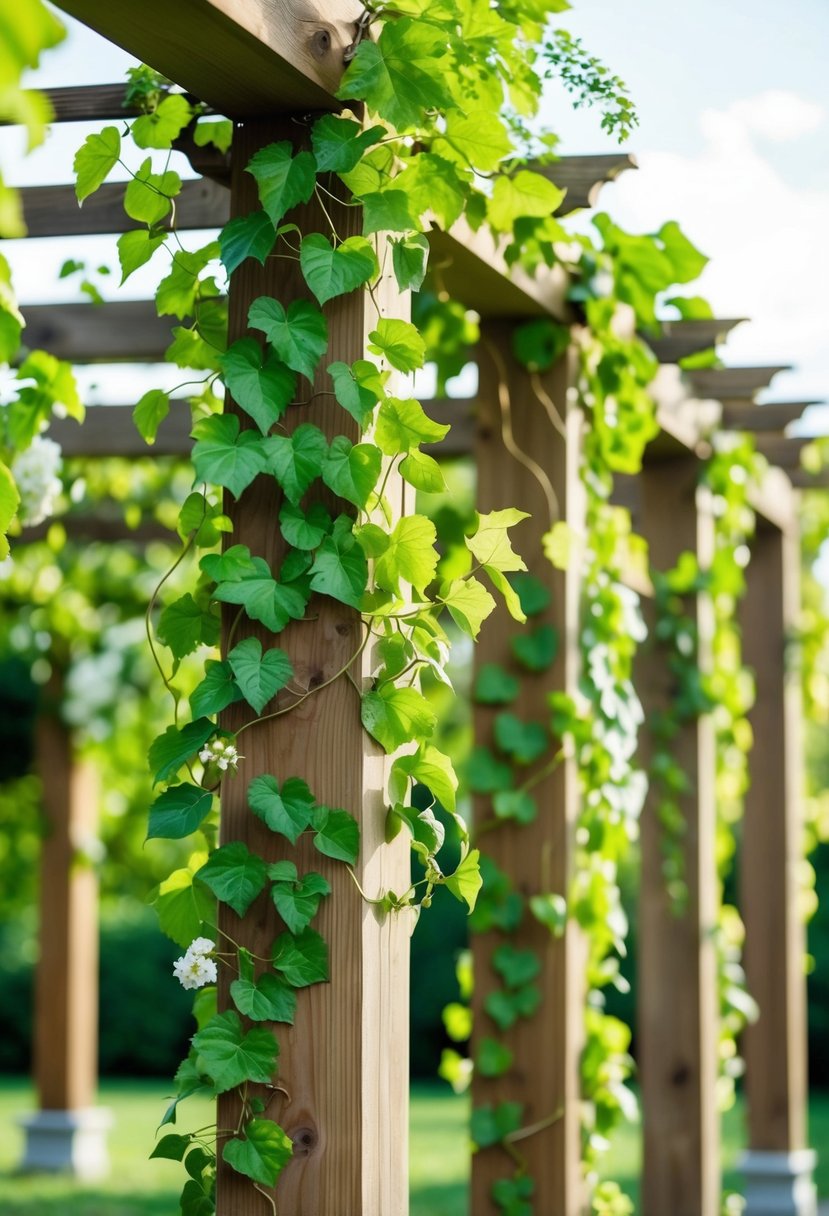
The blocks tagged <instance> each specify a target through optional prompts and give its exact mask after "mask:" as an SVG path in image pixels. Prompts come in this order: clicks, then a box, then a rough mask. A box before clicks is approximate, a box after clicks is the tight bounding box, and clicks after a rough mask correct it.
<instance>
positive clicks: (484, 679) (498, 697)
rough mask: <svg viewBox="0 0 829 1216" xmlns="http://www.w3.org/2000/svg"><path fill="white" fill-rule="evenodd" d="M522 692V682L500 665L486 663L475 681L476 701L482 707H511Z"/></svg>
mask: <svg viewBox="0 0 829 1216" xmlns="http://www.w3.org/2000/svg"><path fill="white" fill-rule="evenodd" d="M520 690H521V685H520V682H519V681H518V680H517V679H516V678H515V676H512V675H510V674H509V672H508V671H504V669H503V667H501V666H499V664H498V663H484V664H483V666H481V667H480V668H479V670H478V675H477V678H476V680H475V700H476V701H479V702H480V704H481V705H509V703H510V702H511V701H514V700H515V698H516V697H517V696H518V693H519V692H520Z"/></svg>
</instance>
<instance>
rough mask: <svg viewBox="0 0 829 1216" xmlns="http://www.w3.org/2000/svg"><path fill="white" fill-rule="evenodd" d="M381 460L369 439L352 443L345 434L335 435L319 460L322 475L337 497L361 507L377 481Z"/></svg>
mask: <svg viewBox="0 0 829 1216" xmlns="http://www.w3.org/2000/svg"><path fill="white" fill-rule="evenodd" d="M381 464H382V457H381V454H380V450H379V449H378V448H376V447H375V446H374V444H373V443H357V444H352V443H351V441H350V440H349V439H346V437H345V435H337V436H335V438H334V439H332V440H331V444H330V447H329V449H328V452H327V453H326V455H325V458H324V460H323V462H322V479H323V481H324V482H325V484H326V485H327V486H328V487H329V489H331V490H333V491H334V493H335V494H338V495H339V496H340V498H344V499H346V501H347V502H351V503H354V505H355V506H356V507H364V506H365V505H366V503H367V502H368V500H369V497H370V495H371V493H372V491H373V490H374V487H375V486H376V485H377V480H378V478H379V476H380V467H381Z"/></svg>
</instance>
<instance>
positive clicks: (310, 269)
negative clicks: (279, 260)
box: [299, 232, 379, 304]
mask: <svg viewBox="0 0 829 1216" xmlns="http://www.w3.org/2000/svg"><path fill="white" fill-rule="evenodd" d="M299 264H300V267H301V268H302V273H303V275H304V277H305V282H306V283H307V284H308V286H309V287H310V288H311V291H312V292H313V293H314V295H315V296H316V297H317V299H318V300H319V302H320V304H326V303H327V302H328V301H329V300H333V299H334V298H335V297H336V296H342V295H346V294H347V293H348V292H349V291H354V289H355V288H357V287H360V286H362V284H363V283H367V282H369V280H370V279H373V278H374V277H375V276H376V275H377V274H378V273H379V267H378V265H377V257H376V255H375V252H374V249H373V248H372V246H371V245H370V244H369V242H368V241H367V240H366V239H365V237H362V236H350V237H348V238H347V240H345V241H342V242H341V243H340V244H339V245H336V246H333V245H332V244H331V242H330V241H329V240H328V239H327V237H324V236H323V235H322V234H321V233H319V232H312V233H311V234H310V235H309V236H306V237H304V238H303V241H302V244H301V246H300V250H299Z"/></svg>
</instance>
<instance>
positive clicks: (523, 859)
mask: <svg viewBox="0 0 829 1216" xmlns="http://www.w3.org/2000/svg"><path fill="white" fill-rule="evenodd" d="M483 332H484V342H483V344H482V348H481V351H480V390H479V411H480V412H479V415H478V435H477V443H476V449H475V452H476V464H477V470H478V495H477V506H478V508H479V510H481V511H490V510H495V509H499V508H502V507H505V506H507V505H509V506H516V507H519V508H520V509H522V510H526V511H528V512H530V513H531V518H530V519H529V520H526V521H524V522H523V523H522V524H520V525H519V527H518V528H517V529H516V530H515V544H516V548H517V550H518V551H519V552H521V553H522V554H523V555H524V556H525V558H526V560H527V563H528V566H529V569H530V572H531V573H532V574H534V575H535V576H536V577H537V578H539V579H541V580H542V582H543V583H544V584H545V585H546V586H547V587H549V589H550V591H551V592H552V602H551V606H550V608H549V609H548V610H547V612H546V613H545V615H544V618H543V620H544V621H545V622H547V623H549V624H552V625H554V626H555V627H556V628H557V629H558V632H559V636H560V638H561V646H560V648H559V654H558V656H557V658H556V660H555V663H554V666H553V668H552V669H551V670H549V671H545V672H544V673H543V674H539V675H531V674H529V673H527V672H525V671H523V670H521V669H520V668H517V667H515V661H514V659H513V657H512V655H511V651H510V644H509V639H510V637H511V636H512V635H513V634H514V633H516V632H518V631H519V630H520V626H517V625H516V624H515V623H514V622H513V621H512V620H511V618H510V617H509V615H508V614H507V613H506V611H505V610H504V609H503V608H502V607H500V606H499V608H498V609H497V611H496V612H495V613H494V614H493V616H492V617H491V618H490V619H489V620H488V621H487V622H486V623H485V624H484V627H483V629H482V631H481V636H480V639H479V643H478V645H477V646H476V648H475V663H476V668H477V667H479V666H480V665H481V664H483V663H500V664H502V665H504V666H505V667H507V668H512V670H513V671H514V672H516V673H517V674H519V673H520V676H521V692H520V694H519V698H518V700H517V701H516V702H515V704H514V705H513V706H511V709H512V710H513V711H514V712H515V713H516V714H517V715H518V716H519V717H520V718H522V719H524V720H528V719H529V720H534V721H540V722H546V721H547V720H548V718H549V707H548V703H547V697H548V694H549V691H550V689H551V688H556V689H562V690H568V691H570V692H571V693H572V692H573V691H574V689H575V688H576V684H577V680H578V671H577V666H578V647H577V645H576V643H575V639H576V637H577V634H578V611H579V587H578V579H577V576H576V572H575V571H573V570H571V571H568V572H566V573H565V572H562V571H560V570H555V569H554V568H553V567H552V565H551V564H550V563H549V562H548V561H547V560H546V559H545V558H544V556H543V550H542V545H541V537H542V534H543V533H544V532H545V531H546V530H547V529H548V528H549V526H550V521H551V503H550V501H549V498H548V493H546V492H545V488H544V487H543V486H542V485H541V484H540V483H539V481H538V480H537V479H536V478H535V477H534V476H533V475H532V473H531V472H530V471H529V470H528V468H527V467H526V465H525V464H523V463H521V462H520V461H519V460H517V459H516V458H515V455H514V452H512V451H511V450H510V448H509V447H508V446H507V445H506V444H505V442H504V438H503V434H502V418H503V411H504V410H505V409H507V408H508V409H509V417H508V418H507V422H511V430H512V434H513V436H514V440H515V443H516V444H517V445H518V448H519V449H520V450H521V451H523V452H524V453H526V454H528V455H529V456H530V457H531V458H532V459H534V460H537V461H541V462H543V469H544V476H546V477H548V478H549V481H550V485H551V486H552V488H553V490H554V492H555V495H556V496H557V500H558V504H557V505H558V511H559V513H560V518H562V519H566V520H567V521H568V522H570V523H571V524H572V525H573V526H574V527H575V528H576V530H579V528H580V527H582V526H583V522H582V513H583V505H582V494H581V486H580V482H579V476H578V460H579V450H580V429H581V418H580V415H579V413H578V411H577V410H575V409H571V410H570V412H569V415H568V416H567V421H566V434H567V438H566V440H565V439H564V438H563V436H562V435H561V434H560V433H559V430H558V429H557V428H556V426H554V425H553V422H552V421H551V419H550V417H549V416H548V414H547V412H546V411H545V409H544V408H542V406H541V404H540V403H539V401H538V399H537V397H536V396H535V395H534V393H533V392H532V389H531V385H530V381H529V378H528V376H527V374H526V372H524V371H523V369H521V368H519V366H518V365H517V364H516V363H515V362H514V360H513V359H512V356H511V353H510V352H511V343H510V329H509V327H508V326H506V325H497V324H494V323H493V324H490V325H487V326H485V328H484V331H483ZM571 377H572V368H571V366H570V364H569V360H568V359H565V360H562V361H560V362H559V363H558V364H557V365H556V366H555V367H554V368H553V369H552V370H551V371H550V372H549V373H547V374H546V375H545V376H544V378H543V383H544V387H545V388H546V390H547V392H548V393H549V395H550V397H551V398H552V399H553V401H555V402H556V403H558V405H559V408H560V410H561V411H562V413H564V412H566V410H567V405H566V404H565V403H566V401H567V388H568V386H569V384H570V383H571ZM553 507H555V503H554V504H553ZM532 620H533V623H535V624H538V623H540V622H541V620H542V618H540V617H534V618H532ZM495 712H496V711H494V710H493V709H492V707H487V706H480V705H479V706H476V708H475V738H476V741H477V742H478V743H480V744H484V745H486V746H490V747H491V746H492V731H493V719H494V716H495ZM554 746H555V744H554ZM539 767H540V764H539ZM577 783H578V778H577V774H576V771H575V767H574V764H573V763H572V761H571V760H566V761H564V762H563V763H561V764H560V765H559V766H558V767H557V769H556V770H555V771H554V772H553V773H551V774H549V775H547V776H546V777H545V778H544V780H543V781H540V782H539V784H538V785H537V786H536V787H535V788H534V790H533V796H534V797H536V798H537V801H538V806H539V814H538V818H537V819H536V821H535V822H534V823H532V824H529V825H526V826H520V825H516V824H514V823H509V822H505V823H502V824H500V825H499V826H497V827H494V828H493V830H491V831H487V832H486V834H485V835H481V836H480V837H479V840H480V844H481V847H482V849H483V850H484V852H485V853H487V854H488V855H489V856H490V857H492V859H493V860H494V861H495V863H496V864H497V865H498V866H499V867H500V868H501V869H502V870H504V871H505V872H506V873H507V874H508V875H509V877H510V879H511V881H512V883H513V884H514V886H515V888H516V890H518V891H519V892H520V894H521V895H522V896H524V898H525V899H526V898H527V897H529V896H530V895H534V894H538V893H541V892H550V891H552V892H557V893H559V894H562V895H565V896H566V894H567V892H568V889H569V884H570V880H571V877H572V866H573V833H574V831H575V821H576V816H577V813H578V797H579V794H578V784H577ZM474 819H475V823H476V826H477V828H478V830H479V831H480V829H481V828H482V827H483V825H491V823H492V819H493V810H492V802H491V799H490V798H488V797H483V796H478V797H476V798H475V800H474ZM505 940H507V938H506V937H505V936H504V935H503V934H500V933H498V932H495V931H493V932H490V933H485V934H480V935H479V934H476V935H475V936H474V937H473V941H472V946H473V954H474V971H475V993H474V1013H475V1022H474V1025H475V1030H474V1038H473V1048H474V1045H475V1044H476V1043H479V1042H480V1041H481V1039H482V1038H484V1037H486V1036H490V1037H491V1036H492V1035H493V1033H495V1035H496V1036H497V1035H498V1031H497V1030H495V1027H494V1024H493V1022H492V1021H491V1019H490V1017H489V1015H488V1014H487V1013H486V1011H485V1009H484V1002H485V1000H486V997H487V995H488V994H489V993H491V992H492V991H494V990H496V989H498V990H500V989H501V988H502V987H503V985H502V983H501V981H500V979H499V977H498V976H497V975H496V973H495V971H494V970H493V968H492V962H491V959H492V952H493V950H494V949H495V948H496V947H497V946H498V945H500V944H502V943H503V942H504V941H505ZM509 941H510V943H511V944H513V945H516V946H519V947H521V948H525V949H532V950H534V951H536V952H537V954H538V955H539V956H540V959H541V961H542V970H541V974H540V976H539V977H538V979H537V980H536V981H535V982H536V983H537V984H538V986H539V988H540V989H541V994H542V998H541V1004H540V1007H539V1012H538V1014H536V1015H535V1016H534V1017H532V1018H530V1019H519V1021H518V1022H517V1023H516V1025H515V1026H514V1027H513V1028H512V1029H511V1030H510V1031H509V1032H508V1035H507V1036H505V1038H506V1041H507V1042H508V1045H509V1047H510V1049H511V1050H512V1051H513V1052H514V1062H513V1064H512V1066H511V1067H510V1069H509V1070H508V1072H507V1073H505V1074H504V1076H502V1077H499V1078H495V1079H488V1078H486V1077H484V1076H482V1075H481V1074H480V1073H477V1074H476V1075H475V1079H474V1082H473V1101H474V1103H475V1105H478V1104H485V1103H498V1102H500V1101H505V1100H513V1101H518V1102H520V1103H521V1104H522V1106H523V1111H524V1113H523V1123H524V1124H525V1125H531V1124H534V1123H536V1122H542V1123H543V1121H544V1120H547V1119H551V1117H552V1121H551V1122H550V1123H549V1124H548V1125H547V1126H544V1127H543V1128H541V1129H540V1130H538V1131H537V1132H536V1134H535V1135H532V1136H530V1137H528V1138H527V1139H526V1140H522V1141H521V1143H520V1144H517V1145H516V1146H515V1147H516V1149H518V1150H520V1153H521V1155H522V1157H524V1158H526V1160H527V1171H528V1173H529V1174H530V1176H531V1177H532V1178H533V1180H534V1182H535V1185H536V1191H535V1195H536V1200H535V1202H536V1203H537V1205H538V1210H539V1211H543V1212H549V1213H551V1214H552V1213H555V1216H577V1214H578V1213H581V1212H582V1211H583V1210H584V1199H585V1196H584V1191H583V1184H582V1180H581V1169H580V1164H579V1162H580V1155H581V1149H580V1127H579V1092H580V1081H579V1053H580V1050H581V1046H582V1042H583V1008H584V996H585V993H584V979H583V970H582V960H581V957H580V943H579V940H578V937H577V934H576V931H575V928H574V926H573V925H572V924H571V925H570V926H569V927H568V930H567V932H566V934H565V937H564V938H562V939H554V938H552V937H551V935H550V933H549V931H548V930H547V929H546V928H544V927H543V926H542V925H540V924H539V923H538V922H536V921H535V920H534V918H532V917H531V916H529V914H527V915H526V916H525V919H524V922H523V923H522V925H521V927H520V929H519V930H518V931H517V933H516V934H514V935H512V936H511V937H510V938H509ZM556 1116H557V1117H556ZM514 1168H515V1166H514V1163H513V1161H512V1160H511V1159H510V1157H509V1156H508V1155H507V1154H506V1153H505V1152H504V1151H503V1150H501V1149H499V1148H497V1147H496V1148H491V1149H487V1150H482V1151H480V1152H478V1153H476V1154H475V1155H474V1157H473V1161H472V1199H471V1211H473V1212H474V1213H475V1216H488V1214H489V1213H493V1216H494V1214H495V1213H496V1212H497V1211H500V1208H498V1207H497V1206H496V1205H495V1204H494V1203H493V1200H492V1197H491V1194H490V1191H491V1187H492V1183H493V1182H494V1181H496V1180H497V1179H498V1178H503V1177H505V1176H511V1175H512V1173H513V1171H514Z"/></svg>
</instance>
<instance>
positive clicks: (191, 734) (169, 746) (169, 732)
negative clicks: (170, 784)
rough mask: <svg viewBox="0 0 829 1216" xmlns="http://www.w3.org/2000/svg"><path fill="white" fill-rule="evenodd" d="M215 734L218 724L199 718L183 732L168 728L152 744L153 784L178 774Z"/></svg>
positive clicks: (185, 727)
mask: <svg viewBox="0 0 829 1216" xmlns="http://www.w3.org/2000/svg"><path fill="white" fill-rule="evenodd" d="M215 733H216V723H215V722H211V721H210V719H209V718H197V719H196V721H195V722H188V723H187V725H186V726H184V727H182V729H181V730H179V729H178V727H176V726H168V727H167V729H166V730H165V732H164V734H163V735H158V737H157V738H155V739H154V740H153V742H152V743H151V744H150V754H149V761H150V772H151V773H154V774H155V777H154V780H153V784H154V785H157V784H158V782H159V781H166V780H167V778H168V777H172V776H173V775H174V774H175V773H177V772H178V770H179V769H180V768H181V767H182V765H183V764H184V763H185V762H186V761H187V760H189V759H190V758H191V756H195V754H196V752H197V751H198V750H199V748H200V747H202V746H203V745H204V744H205V743H206V742H207V740H208V739H209V738H210V736H211V735H213V734H215Z"/></svg>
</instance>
